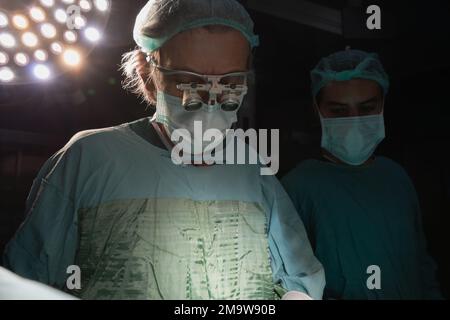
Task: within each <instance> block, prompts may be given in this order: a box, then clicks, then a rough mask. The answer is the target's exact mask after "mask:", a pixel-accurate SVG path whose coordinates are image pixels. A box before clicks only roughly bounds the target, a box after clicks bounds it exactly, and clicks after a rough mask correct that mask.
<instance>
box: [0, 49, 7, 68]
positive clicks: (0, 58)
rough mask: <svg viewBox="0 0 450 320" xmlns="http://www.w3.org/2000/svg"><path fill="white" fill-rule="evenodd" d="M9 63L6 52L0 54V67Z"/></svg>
mask: <svg viewBox="0 0 450 320" xmlns="http://www.w3.org/2000/svg"><path fill="white" fill-rule="evenodd" d="M8 61H9V57H8V55H7V54H6V52H0V66H4V65H5V64H7V63H8Z"/></svg>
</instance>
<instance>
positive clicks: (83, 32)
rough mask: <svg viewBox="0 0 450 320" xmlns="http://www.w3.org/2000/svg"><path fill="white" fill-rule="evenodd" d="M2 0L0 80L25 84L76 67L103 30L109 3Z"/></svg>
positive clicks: (62, 0)
mask: <svg viewBox="0 0 450 320" xmlns="http://www.w3.org/2000/svg"><path fill="white" fill-rule="evenodd" d="M4 1H5V3H7V5H0V68H1V72H2V73H1V79H0V85H1V84H5V83H8V84H30V83H33V82H39V81H43V80H48V79H54V78H55V77H56V76H58V75H60V74H62V73H65V72H74V71H77V70H80V68H79V66H80V65H82V64H85V62H89V61H88V60H86V56H87V55H89V53H90V52H91V51H92V49H93V48H94V47H95V46H96V44H97V43H98V42H99V41H100V40H101V39H102V37H103V35H104V30H105V27H106V24H107V21H108V18H109V15H110V7H111V1H110V0H4ZM0 2H2V3H3V1H2V0H0Z"/></svg>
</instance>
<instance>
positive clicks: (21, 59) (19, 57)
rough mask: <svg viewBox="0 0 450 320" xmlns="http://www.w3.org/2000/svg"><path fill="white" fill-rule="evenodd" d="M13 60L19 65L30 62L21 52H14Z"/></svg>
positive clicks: (22, 65)
mask: <svg viewBox="0 0 450 320" xmlns="http://www.w3.org/2000/svg"><path fill="white" fill-rule="evenodd" d="M14 61H15V62H16V64H17V65H18V66H20V67H24V66H26V65H27V64H28V63H29V62H30V58H29V57H28V56H27V55H26V54H25V53H23V52H19V53H16V55H15V56H14Z"/></svg>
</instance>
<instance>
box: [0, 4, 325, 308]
mask: <svg viewBox="0 0 450 320" xmlns="http://www.w3.org/2000/svg"><path fill="white" fill-rule="evenodd" d="M134 39H135V41H136V43H137V44H138V49H137V50H135V51H132V52H130V53H128V54H126V55H125V56H124V61H123V70H124V73H125V75H126V77H127V81H126V85H127V87H128V88H131V89H132V90H133V91H134V92H136V93H138V94H139V95H140V96H141V97H143V98H144V100H145V101H146V102H148V103H149V104H151V105H154V106H156V113H155V115H154V116H153V117H151V118H144V119H140V120H137V121H135V122H133V123H127V124H123V125H120V126H116V127H112V128H105V129H100V130H91V131H84V132H81V133H78V134H77V135H75V136H74V137H73V138H72V139H71V141H70V142H69V143H68V144H67V145H66V146H65V147H64V148H63V149H61V150H60V151H59V152H58V153H56V154H55V155H54V156H53V157H52V158H51V159H49V161H47V163H46V164H45V165H44V167H43V168H42V169H41V171H40V173H39V175H38V177H37V178H36V179H35V181H34V184H33V187H32V190H31V192H30V195H29V197H28V201H27V213H28V216H27V219H26V221H25V222H24V223H23V224H22V226H21V227H20V229H19V231H18V232H17V234H16V235H15V237H14V238H13V239H12V240H11V242H10V243H9V244H8V246H7V249H6V252H5V259H4V261H5V263H6V266H7V267H8V268H9V269H11V270H12V271H14V272H16V273H17V274H19V275H21V276H24V277H26V278H29V279H33V280H37V281H40V282H43V283H45V284H49V285H51V286H54V287H57V288H60V289H66V291H69V292H70V293H72V294H74V295H76V296H78V297H80V298H83V299H233V300H236V299H278V298H282V297H284V296H285V295H286V294H288V296H289V297H292V296H294V297H299V299H303V298H304V299H309V298H313V299H320V298H321V297H322V292H323V287H324V280H325V277H324V272H323V267H322V265H321V264H320V263H319V262H318V260H317V259H316V258H315V257H314V255H313V252H312V249H311V246H310V243H309V241H308V238H307V235H306V231H305V229H304V226H303V224H302V222H301V219H300V218H299V216H298V214H297V213H296V211H295V208H294V206H293V204H292V202H291V201H290V199H289V196H288V195H287V194H286V192H285V191H284V189H283V188H282V186H281V184H280V183H279V181H278V180H277V179H276V178H275V177H274V176H270V175H265V176H263V175H261V170H260V169H261V166H260V165H252V164H243V165H237V164H236V165H235V164H233V163H224V164H220V163H217V164H215V165H207V164H206V163H200V164H198V165H191V164H183V165H178V164H176V163H174V161H173V158H172V156H171V155H172V153H171V149H173V147H174V144H173V141H172V140H171V138H169V137H171V133H173V132H176V130H178V129H180V130H181V129H183V130H184V131H185V132H186V131H187V132H188V133H190V132H191V131H189V130H190V129H191V128H192V123H193V122H194V121H198V122H201V123H202V124H203V125H204V127H205V128H209V129H212V128H215V129H217V130H221V131H222V130H225V129H229V128H231V126H232V124H233V123H235V122H236V120H237V116H236V114H237V112H238V108H234V109H231V108H230V105H231V107H232V106H233V105H232V104H230V105H227V106H225V107H224V105H219V104H218V103H219V102H220V101H218V100H217V101H208V100H207V99H208V95H207V93H208V92H207V91H208V90H209V89H208V88H206V89H204V90H205V91H204V92H201V94H200V95H199V96H196V95H195V94H194V95H191V96H190V98H192V97H193V98H199V99H200V102H201V103H197V104H196V106H200V107H201V108H200V109H197V110H188V108H187V107H188V105H187V106H186V107H185V105H184V103H183V102H184V101H183V99H184V97H185V96H184V95H185V94H186V92H183V90H181V89H180V86H181V85H182V84H185V85H186V84H191V85H188V86H187V88H188V90H189V89H190V88H192V89H195V88H197V85H198V84H201V85H205V83H203V82H201V81H203V80H204V79H206V78H208V79H209V78H211V79H216V78H217V77H218V76H222V75H229V74H235V76H227V77H224V78H223V79H225V78H226V81H223V82H220V83H214V89H215V90H216V89H217V88H219V89H220V88H224V86H229V87H227V88H228V90H239V88H241V87H240V86H243V85H244V86H245V84H246V82H245V81H242V79H243V76H242V74H247V71H248V70H249V69H250V64H249V61H251V59H250V58H251V49H252V48H254V47H256V46H257V45H258V38H257V36H256V35H255V34H254V33H253V22H252V21H251V19H250V17H249V15H248V13H247V12H246V11H245V10H244V8H243V7H242V6H241V5H240V4H239V3H238V2H236V1H235V0H183V1H174V0H158V1H156V0H151V1H149V2H148V3H147V5H146V6H145V7H144V8H143V9H142V11H141V13H140V14H139V16H138V18H137V20H136V25H135V29H134ZM236 73H238V75H237V76H236ZM201 75H205V76H201ZM211 75H212V76H211ZM210 94H212V92H210ZM223 95H225V94H224V93H223ZM229 97H231V98H233V99H236V95H232V94H230V96H229ZM221 99H225V98H224V97H223V96H222V98H221ZM213 100H215V99H213ZM230 101H231V102H233V101H239V100H232V99H231V100H230ZM197 102H198V100H197ZM240 102H242V101H240ZM124 107H126V106H124ZM237 107H240V105H237ZM73 266H78V267H79V270H80V272H79V273H78V274H77V273H76V270H77V268H76V267H73ZM70 270H75V271H70ZM67 271H70V272H69V273H68V272H67ZM69 275H70V279H68V276H69ZM77 276H78V277H80V279H79V280H80V284H81V285H80V286H75V287H74V286H73V284H74V283H75V284H76V281H75V280H74V277H77ZM67 279H68V280H70V284H71V286H67V284H66V280H67ZM72 281H73V282H72ZM69 287H70V288H75V290H68V288H69ZM70 288H69V289H70ZM292 293H294V294H292Z"/></svg>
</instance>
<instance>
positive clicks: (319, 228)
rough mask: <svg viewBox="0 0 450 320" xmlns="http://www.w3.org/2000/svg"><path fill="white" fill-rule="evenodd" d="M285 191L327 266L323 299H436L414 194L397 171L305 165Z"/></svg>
mask: <svg viewBox="0 0 450 320" xmlns="http://www.w3.org/2000/svg"><path fill="white" fill-rule="evenodd" d="M282 184H283V185H284V187H285V189H286V190H287V192H288V194H289V195H290V197H291V199H292V200H293V202H294V205H295V206H296V208H297V211H298V212H299V214H300V215H301V218H302V220H303V222H304V224H305V227H306V230H307V233H308V236H309V238H310V241H311V244H312V246H313V250H314V252H315V255H316V257H317V258H318V259H319V261H320V262H321V263H322V264H323V266H324V269H325V275H326V288H325V291H324V298H329V299H426V298H440V293H439V289H438V284H437V282H436V280H435V267H434V263H433V261H432V260H431V259H430V257H429V256H428V255H427V253H426V248H425V239H424V235H423V232H422V226H421V214H420V209H419V203H418V199H417V196H416V192H415V190H414V187H413V185H412V183H411V181H410V179H409V177H408V176H407V174H406V173H405V171H404V170H403V169H402V168H401V167H400V166H399V165H398V164H396V163H395V162H393V161H392V160H389V159H387V158H384V157H377V158H376V159H375V160H374V162H373V163H372V164H370V165H368V166H366V167H354V166H347V165H340V164H334V163H331V162H327V161H325V160H324V161H320V160H307V161H304V162H303V163H301V164H300V165H299V166H298V167H297V168H295V169H294V170H293V171H291V172H290V173H289V174H287V176H286V177H284V178H283V179H282ZM370 266H376V267H377V268H378V267H379V272H378V271H374V269H370V268H369V267H370ZM368 268H369V269H368ZM372 275H374V276H375V277H377V278H374V277H371V276H372ZM378 276H379V277H378ZM368 280H369V281H368ZM378 280H379V282H377V281H378ZM368 282H369V285H368ZM374 285H375V286H374ZM369 288H370V289H369Z"/></svg>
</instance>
